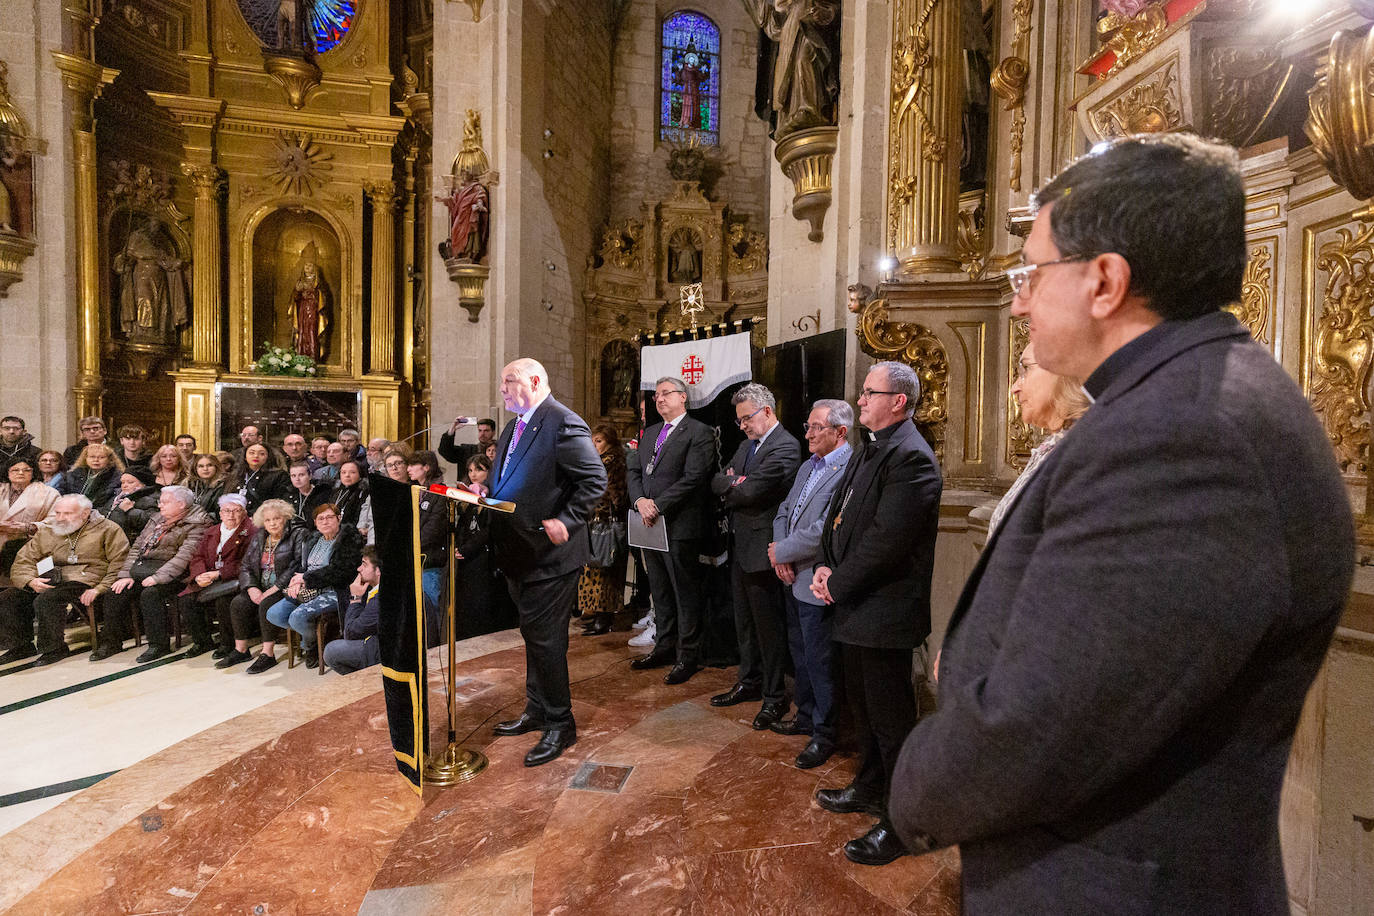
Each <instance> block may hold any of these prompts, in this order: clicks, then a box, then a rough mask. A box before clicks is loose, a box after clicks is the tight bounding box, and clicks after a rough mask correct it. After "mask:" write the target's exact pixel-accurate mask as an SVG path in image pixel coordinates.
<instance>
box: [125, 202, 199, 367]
mask: <svg viewBox="0 0 1374 916" xmlns="http://www.w3.org/2000/svg"><path fill="white" fill-rule="evenodd" d="M158 235H159V232H158V224H157V221H156V220H152V219H150V220H148V221H147V222H145V223H144V224H143V225H142V226H139V227H138V228H136V229H134V230H133V231H132V232H130V233H129V237H128V238H127V239H125V241H124V250H123V251H121V252H120V253H119V254H117V255H115V259H114V269H115V273H117V274H119V275H120V278H121V280H120V287H119V327H120V329H121V330H123V332H124V334H125V336H126V337H128V338H129V339H131V340H139V341H144V342H151V343H160V344H166V345H169V346H170V345H173V344H175V343H176V333H177V329H178V328H182V327H185V326H186V324H187V323H188V321H189V316H188V314H187V309H186V277H185V274H184V270H185V265H184V264H183V263H182V261H181V259H180V258H177V257H176V256H175V255H174V254H170V253H168V252H167V251H166V250H165V249H164V248H163V247H162V246H161V245H159V244H158V240H157V236H158Z"/></svg>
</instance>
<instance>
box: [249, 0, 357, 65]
mask: <svg viewBox="0 0 1374 916" xmlns="http://www.w3.org/2000/svg"><path fill="white" fill-rule="evenodd" d="M360 2H361V0H295V7H296V9H297V11H298V15H301V16H303V17H304V21H303V22H301V23H300V28H301V33H302V37H301V40H302V41H303V42H304V44H305V47H306V50H309V51H315V52H316V53H320V54H323V53H324V52H325V51H330V50H332V49H334V48H335V47H337V46H338V45H339V44H340V43H341V42H342V41H343V40H344V38H346V37H347V36H348V30H349V29H351V28H352V27H353V21H354V20H355V19H357V18H358V4H359V3H360ZM238 5H239V11H240V12H242V13H243V18H244V20H245V21H246V22H247V23H248V27H249V28H251V29H252V30H253V34H255V35H257V36H258V40H259V41H261V42H262V43H263V44H264V45H266V46H267V47H269V48H281V47H292V46H294V45H295V44H296V42H294V41H290V40H285V39H282V38H281V37H279V35H278V29H279V28H281V27H282V24H283V23H285V22H288V21H289V20H287V19H285V18H284V17H282V16H281V12H282V9H283V3H282V0H238Z"/></svg>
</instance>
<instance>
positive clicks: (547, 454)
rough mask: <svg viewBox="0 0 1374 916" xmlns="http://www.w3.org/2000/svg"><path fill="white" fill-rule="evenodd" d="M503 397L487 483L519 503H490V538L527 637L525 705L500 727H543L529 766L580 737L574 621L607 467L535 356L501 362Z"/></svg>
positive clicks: (506, 730) (516, 731) (512, 730)
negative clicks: (502, 424) (572, 673)
mask: <svg viewBox="0 0 1374 916" xmlns="http://www.w3.org/2000/svg"><path fill="white" fill-rule="evenodd" d="M501 397H502V399H504V400H505V403H506V410H508V411H510V412H511V413H513V414H515V415H516V416H515V418H514V419H512V420H511V421H510V422H509V423H507V424H506V428H505V429H504V430H503V431H502V433H501V439H500V442H499V443H498V444H497V447H496V466H495V467H493V468H492V471H491V476H490V477H488V478H487V484H488V485H489V486H490V488H491V494H490V495H491V497H492V498H493V499H501V500H509V501H511V502H514V503H515V513H514V514H512V515H506V514H503V513H500V512H493V513H492V519H491V544H492V549H493V551H494V557H495V561H496V563H497V564H498V565H499V566H500V568H501V572H502V573H504V574H505V577H506V585H507V587H508V588H509V590H510V596H511V600H512V601H514V602H515V607H516V609H517V610H518V611H519V614H520V635H521V636H523V637H524V639H525V710H524V712H522V713H521V714H520V716H519V718H516V719H512V720H510V721H508V722H502V723H500V724H499V725H497V726H496V728H495V732H496V734H498V735H521V734H524V733H525V732H530V731H535V730H536V729H539V730H542V731H543V735H542V736H541V737H540V739H539V742H538V743H537V744H536V745H535V746H534V748H533V749H532V750H531V751H530V752H529V753H528V754H526V755H525V766H527V767H533V766H539V765H540V764H541V763H548V762H549V761H550V760H554V759H555V758H557V757H558V756H559V755H560V754H562V753H563V751H564V750H565V749H566V748H568V747H570V746H572V745H573V744H574V743H575V742H576V741H577V726H576V724H575V723H574V722H573V714H572V693H571V689H570V688H569V686H568V621H569V620H570V619H571V618H572V612H573V608H575V607H576V606H577V578H578V576H579V575H580V574H581V572H582V567H583V566H584V565H586V563H587V559H588V556H589V553H590V547H589V544H588V541H587V532H586V525H587V519H588V518H589V517H590V516H591V511H592V507H593V506H595V505H596V502H597V500H598V499H600V498H601V494H602V493H603V492H604V491H605V489H606V469H605V467H604V466H603V465H602V463H601V457H600V456H599V455H598V454H597V453H596V447H595V446H594V445H592V436H591V431H590V430H589V429H587V424H586V423H585V422H583V420H582V418H581V417H579V416H578V415H577V414H575V413H573V412H572V411H571V410H569V409H568V408H566V407H564V406H563V405H562V404H560V403H558V401H556V400H554V398H553V396H552V395H551V394H550V392H549V382H548V373H547V372H546V371H545V370H544V367H543V366H542V365H540V364H539V363H538V362H536V361H535V360H532V359H517V360H515V361H514V362H512V363H511V364H510V365H508V366H506V367H505V368H504V369H503V370H501Z"/></svg>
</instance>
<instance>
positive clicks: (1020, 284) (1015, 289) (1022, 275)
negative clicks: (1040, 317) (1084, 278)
mask: <svg viewBox="0 0 1374 916" xmlns="http://www.w3.org/2000/svg"><path fill="white" fill-rule="evenodd" d="M1095 257H1096V255H1074V256H1073V257H1071V258H1057V259H1056V260H1053V261H1041V262H1040V263H1038V264H1022V265H1021V266H1020V267H1012V268H1009V269H1008V270H1007V282H1008V283H1010V284H1011V295H1012V297H1013V298H1015V297H1016V296H1019V295H1021V291H1022V290H1025V292H1026V295H1030V290H1029V289H1027V288H1026V281H1027V280H1029V279H1030V276H1031V274H1033V273H1035V272H1036V271H1037V270H1039V269H1040V268H1042V267H1053V266H1054V265H1056V264H1080V263H1082V262H1084V261H1091V260H1092V259H1093V258H1095ZM1032 285H1034V284H1032Z"/></svg>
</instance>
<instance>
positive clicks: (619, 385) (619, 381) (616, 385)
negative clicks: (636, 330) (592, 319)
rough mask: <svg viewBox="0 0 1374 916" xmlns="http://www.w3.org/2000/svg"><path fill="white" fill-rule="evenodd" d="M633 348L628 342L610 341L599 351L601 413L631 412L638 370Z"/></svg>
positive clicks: (637, 361)
mask: <svg viewBox="0 0 1374 916" xmlns="http://www.w3.org/2000/svg"><path fill="white" fill-rule="evenodd" d="M637 355H638V354H636V352H635V348H634V346H633V345H632V344H630V343H629V342H628V341H624V340H612V341H611V342H610V343H608V344H606V346H605V348H603V349H602V351H601V412H602V413H603V414H608V413H610V412H611V411H612V410H632V409H633V408H634V401H635V375H636V372H637V370H638V368H639V360H638V359H637Z"/></svg>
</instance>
